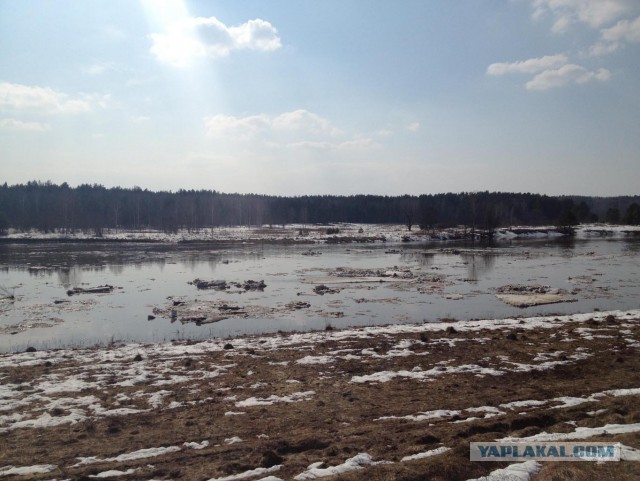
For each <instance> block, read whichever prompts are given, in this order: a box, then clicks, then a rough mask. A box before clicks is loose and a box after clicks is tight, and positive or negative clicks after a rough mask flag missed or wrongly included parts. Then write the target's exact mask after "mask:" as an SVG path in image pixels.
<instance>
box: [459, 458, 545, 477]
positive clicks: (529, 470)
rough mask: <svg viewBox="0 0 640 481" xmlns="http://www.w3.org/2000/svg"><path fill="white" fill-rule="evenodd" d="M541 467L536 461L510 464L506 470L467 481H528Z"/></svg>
mask: <svg viewBox="0 0 640 481" xmlns="http://www.w3.org/2000/svg"><path fill="white" fill-rule="evenodd" d="M541 467H542V465H541V464H540V463H538V462H537V461H525V462H524V463H516V464H510V465H509V466H507V467H506V468H503V469H496V470H495V471H491V473H489V475H487V476H483V477H481V478H477V479H470V480H469V481H529V480H530V479H531V478H533V476H534V475H535V474H537V472H538V471H540V468H541Z"/></svg>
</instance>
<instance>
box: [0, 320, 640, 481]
mask: <svg viewBox="0 0 640 481" xmlns="http://www.w3.org/2000/svg"><path fill="white" fill-rule="evenodd" d="M454 325H455V324H452V325H451V326H452V327H453V326H454ZM585 326H586V324H585ZM576 327H584V326H579V325H576V324H571V325H565V326H560V327H558V328H556V329H553V330H551V329H546V330H543V331H524V330H518V329H511V330H507V331H486V332H482V331H481V332H475V333H469V332H463V331H460V330H456V329H449V330H447V332H441V333H429V335H424V333H423V334H422V335H420V334H403V335H389V334H386V335H378V336H370V337H368V338H350V339H347V340H336V339H334V338H332V337H331V336H330V335H329V334H327V338H326V340H325V341H324V342H320V343H315V344H308V343H307V344H303V345H300V346H292V347H291V348H288V349H284V348H280V349H275V350H269V349H266V348H265V349H238V348H236V349H231V350H229V349H228V350H219V351H212V352H207V353H204V354H198V355H189V356H188V357H187V356H184V357H180V356H178V357H176V358H175V359H173V361H174V362H175V369H176V370H177V371H180V372H182V371H196V370H211V369H212V368H211V366H217V365H218V366H219V365H221V364H231V363H233V364H234V366H233V367H232V368H229V370H228V372H226V373H225V374H223V375H221V376H219V377H216V378H213V379H208V380H197V381H194V382H190V383H186V384H176V385H168V386H165V387H157V386H153V385H152V384H151V383H144V382H143V383H139V384H137V385H134V386H129V387H117V386H115V384H116V383H117V382H118V378H117V371H114V374H113V376H114V377H113V379H112V380H111V381H110V382H109V381H108V382H107V383H106V386H105V385H102V387H100V388H99V389H98V388H96V389H92V388H88V389H86V390H85V391H82V392H78V393H73V394H69V393H64V394H59V395H57V396H59V397H69V396H76V397H79V396H88V395H94V396H96V397H97V398H98V399H99V400H100V402H101V403H102V405H104V406H108V407H110V408H114V407H116V406H119V407H129V408H138V409H149V407H150V406H149V404H148V402H147V398H145V397H144V396H141V395H140V393H143V394H144V393H146V394H149V393H154V392H157V391H159V390H161V389H167V390H170V391H171V392H170V393H169V394H168V395H167V396H166V397H165V398H163V404H162V406H160V407H157V408H153V409H150V410H149V411H148V412H144V413H138V414H129V415H126V416H111V417H106V416H93V417H92V418H91V419H87V420H85V421H82V422H80V423H77V424H72V425H70V424H63V425H60V426H56V427H48V428H31V429H27V428H22V429H14V430H11V431H8V432H6V433H0V467H2V466H9V465H13V466H30V465H34V464H55V465H56V466H58V468H57V469H56V470H55V471H53V472H52V473H48V474H41V475H33V476H32V477H31V479H52V478H57V479H85V478H86V477H87V476H89V475H95V474H97V473H99V472H102V471H106V470H109V469H119V470H126V469H128V468H137V469H138V471H136V472H135V473H133V474H131V475H129V476H126V477H124V478H122V479H128V480H143V479H144V480H147V479H189V480H204V479H209V478H216V477H222V476H229V475H235V474H238V473H242V472H245V471H248V470H252V469H255V468H258V467H264V468H268V467H270V466H273V465H280V464H281V465H282V468H281V470H280V471H278V472H275V473H271V474H273V475H276V476H278V477H280V478H282V479H293V477H294V476H296V475H297V474H300V473H301V472H303V471H304V470H305V469H306V468H307V466H309V465H310V464H312V463H315V462H319V461H322V462H324V463H325V465H326V466H335V465H339V464H341V463H343V462H344V461H345V460H346V459H348V458H350V457H353V456H355V455H356V454H358V453H368V454H370V455H371V456H372V457H373V459H374V460H386V461H391V462H393V464H384V465H377V466H371V467H368V468H365V469H362V470H359V471H353V472H351V473H347V474H343V475H340V476H338V477H336V478H335V479H342V480H359V479H369V480H374V481H385V480H392V479H393V480H405V481H412V480H416V481H417V480H424V479H430V480H466V479H470V478H476V477H479V476H483V475H486V474H487V473H488V472H489V471H491V470H494V469H497V468H499V467H503V466H504V465H505V464H500V463H472V462H470V461H469V443H470V442H471V441H493V440H495V439H496V438H501V437H504V436H528V435H532V434H537V433H540V432H542V431H547V432H569V431H573V429H574V426H571V425H569V424H567V422H568V421H575V423H576V424H577V426H583V427H597V426H603V425H605V424H607V423H620V424H628V423H637V422H640V403H638V398H639V396H624V397H617V398H616V397H603V398H602V399H601V400H599V401H598V402H588V403H584V404H580V405H578V406H574V407H568V408H561V409H553V408H552V405H553V404H548V405H544V406H538V407H528V408H521V409H518V410H508V409H503V411H504V413H505V414H503V415H499V416H496V417H492V418H489V419H477V420H470V421H468V422H459V423H456V422H453V421H463V420H464V419H466V418H468V417H469V416H471V414H470V413H468V412H464V411H463V410H464V409H466V408H470V407H478V406H499V405H500V404H504V403H508V402H512V401H521V400H528V399H537V400H548V399H552V398H556V397H560V396H574V397H579V396H588V395H590V394H593V393H596V392H601V391H605V390H609V389H618V388H634V387H640V360H639V358H638V353H637V349H636V348H633V347H629V345H628V341H626V340H625V339H628V338H629V337H630V336H629V335H625V336H624V337H623V336H620V335H618V334H617V332H618V331H619V329H620V327H619V325H618V324H617V323H616V322H615V320H614V321H611V322H601V323H596V324H593V323H590V324H589V325H588V327H589V328H591V329H595V330H596V333H600V334H603V335H609V336H613V337H608V338H598V337H595V338H593V339H590V340H588V339H585V338H584V337H583V336H581V335H580V334H579V332H578V331H577V330H576ZM625 329H630V328H629V327H626V328H625ZM632 330H633V337H634V338H639V337H640V328H638V327H635V324H634V327H633V328H632ZM407 339H409V340H411V341H412V342H414V344H412V345H411V350H412V353H411V354H410V355H404V356H396V357H384V356H385V355H386V354H389V353H390V352H393V348H394V346H397V345H398V343H399V342H400V341H402V340H405V341H406V340H407ZM232 342H233V341H232ZM363 349H366V350H370V351H369V352H371V351H373V352H375V353H376V354H377V355H378V356H383V357H376V356H373V355H368V356H360V358H359V359H354V358H350V357H348V356H346V354H348V353H350V354H359V353H361V352H362V350H363ZM579 349H584V350H586V351H584V352H588V353H589V354H590V357H588V358H587V359H582V360H573V361H572V360H571V359H569V361H568V363H567V364H564V365H559V366H557V367H555V368H552V369H548V370H542V371H532V372H510V373H506V374H504V375H501V376H492V375H485V376H484V377H478V376H476V375H474V374H473V373H450V374H446V375H441V376H436V377H433V378H431V379H430V380H429V381H426V382H420V381H417V380H414V379H403V378H394V379H393V380H391V381H389V382H384V383H353V382H351V380H352V377H353V376H361V375H366V374H372V373H375V372H381V371H400V370H407V371H411V370H412V369H413V368H415V367H416V366H421V367H422V369H423V370H427V369H430V368H433V367H434V366H437V365H442V366H447V365H465V364H476V365H479V366H482V367H487V368H489V367H496V366H498V365H499V364H500V361H499V360H500V358H499V356H508V358H509V360H510V361H512V362H518V363H523V364H526V363H532V359H533V358H534V357H535V356H537V355H539V354H540V353H547V354H549V355H550V356H551V355H552V353H556V352H557V351H563V352H564V353H565V355H564V356H565V358H566V356H567V355H569V356H570V355H571V354H572V353H576V352H580V351H579ZM345 350H348V351H345ZM333 351H340V354H339V356H343V357H342V358H336V360H335V361H334V362H332V363H329V364H316V365H305V364H298V363H296V361H297V360H299V359H300V358H302V357H304V356H307V355H313V356H323V355H327V354H328V353H332V352H333ZM555 356H556V357H550V359H561V357H562V356H561V355H557V354H556V355H555ZM142 357H143V359H142V360H138V361H135V360H134V358H133V356H132V358H131V360H130V363H131V366H133V367H135V366H136V363H139V364H140V363H146V364H145V365H153V363H154V362H159V360H157V359H154V358H153V355H151V354H143V356H142ZM285 362H286V363H287V364H286V365H283V364H282V363H285ZM438 363H441V364H438ZM104 364H105V365H104V366H101V367H104V369H108V365H109V363H108V362H105V363H104ZM140 365H141V364H140ZM502 366H503V367H504V364H502ZM86 369H88V368H87V367H86V366H83V365H82V362H81V361H78V360H74V359H73V358H69V359H67V360H66V361H65V362H63V363H58V364H55V363H54V364H52V365H46V364H45V362H43V363H41V364H40V365H37V366H30V367H11V368H2V369H0V379H1V380H2V383H3V384H21V385H22V386H23V388H22V389H27V391H28V389H29V387H28V386H32V387H33V386H36V385H37V384H38V382H39V380H41V379H43V378H44V377H46V376H52V375H58V376H60V377H59V378H58V379H60V380H61V379H64V376H69V375H71V374H78V373H82V372H85V371H86ZM101 372H102V371H101ZM92 375H93V376H94V378H95V379H98V378H99V375H98V374H97V373H96V374H92ZM87 379H90V377H87ZM291 380H295V381H298V382H297V383H292V382H288V381H291ZM304 391H314V392H315V394H314V395H313V396H310V397H309V399H308V400H305V401H301V402H295V403H277V404H273V405H266V406H250V407H237V406H235V405H234V401H231V400H229V397H230V396H235V397H236V400H243V399H247V398H249V397H258V398H266V397H268V396H271V395H278V396H285V395H289V394H291V393H294V392H304ZM119 395H120V396H121V397H120V398H121V399H124V398H123V397H122V395H125V396H126V397H127V399H128V400H126V401H122V402H119V404H118V401H117V399H118V396H119ZM170 402H176V403H184V405H182V406H181V407H176V408H173V409H168V405H169V403H170ZM36 404H37V403H36ZM45 405H46V403H44V402H43V403H42V406H43V407H45ZM442 409H447V410H459V411H461V414H459V415H457V416H456V415H454V416H450V417H445V418H434V419H432V420H423V421H411V420H406V419H391V420H385V421H382V420H378V418H380V417H383V416H399V417H400V416H407V415H411V414H416V413H421V412H426V411H432V410H442ZM603 409H604V410H606V411H604V412H602V413H601V414H598V415H596V416H593V415H588V414H587V413H588V412H590V411H594V410H603ZM229 411H242V412H244V413H245V414H242V415H233V416H231V415H225V413H226V412H229ZM15 412H18V413H19V412H20V409H16V411H15ZM12 413H13V411H9V412H3V413H2V414H7V415H8V414H12ZM49 414H50V415H52V416H64V415H66V414H68V411H67V410H66V409H65V408H57V410H49ZM480 416H481V415H480ZM233 436H238V437H240V438H241V439H242V442H239V443H236V444H226V443H225V439H229V438H232V437H233ZM203 440H208V441H209V442H210V445H209V446H208V447H206V448H205V449H202V450H193V449H186V448H184V449H182V450H181V451H179V452H175V453H169V454H165V455H163V456H158V457H157V458H147V459H142V460H134V461H125V462H121V463H114V462H104V463H96V464H90V465H87V466H80V467H73V465H74V464H76V463H77V461H78V459H77V458H78V457H79V456H85V457H86V456H98V457H100V458H108V457H115V456H118V455H120V454H124V453H131V452H133V451H136V450H139V449H145V448H150V447H159V446H181V445H182V443H184V442H201V441H203ZM611 440H620V441H622V442H624V443H625V444H627V445H629V446H634V447H640V436H639V435H636V434H627V435H624V436H618V437H615V438H607V441H611ZM439 446H447V447H449V448H451V451H449V452H447V453H445V454H441V455H438V456H434V457H431V458H425V459H420V460H415V461H409V462H400V460H401V459H402V458H403V457H404V456H409V455H413V454H416V453H420V452H425V451H428V450H432V449H435V448H437V447H439ZM265 476H266V474H265ZM260 477H261V476H255V477H253V478H250V479H259V478H260ZM8 479H9V478H8ZM21 479H23V478H21ZM583 479H584V480H587V479H589V480H591V479H599V480H602V481H605V480H607V479H616V480H635V479H640V463H634V462H620V463H608V464H604V465H596V464H592V463H547V464H545V465H544V467H543V469H542V471H541V472H540V473H539V475H538V476H537V477H536V480H540V481H551V480H553V481H560V480H583Z"/></svg>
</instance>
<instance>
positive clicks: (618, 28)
mask: <svg viewBox="0 0 640 481" xmlns="http://www.w3.org/2000/svg"><path fill="white" fill-rule="evenodd" d="M602 39H603V40H606V41H607V42H617V41H622V40H624V41H627V42H631V43H638V42H640V17H638V18H636V19H635V20H620V21H619V22H618V23H616V24H615V25H614V26H613V27H611V28H605V29H604V30H602Z"/></svg>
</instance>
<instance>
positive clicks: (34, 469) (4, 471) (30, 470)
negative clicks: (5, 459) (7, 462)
mask: <svg viewBox="0 0 640 481" xmlns="http://www.w3.org/2000/svg"><path fill="white" fill-rule="evenodd" d="M57 467H58V466H56V465H54V464H35V465H33V466H22V467H15V466H5V467H4V468H0V476H13V475H18V476H24V475H27V474H42V473H49V472H51V471H53V470H54V469H56V468H57Z"/></svg>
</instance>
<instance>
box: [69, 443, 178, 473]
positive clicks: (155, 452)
mask: <svg viewBox="0 0 640 481" xmlns="http://www.w3.org/2000/svg"><path fill="white" fill-rule="evenodd" d="M180 450H181V448H180V447H179V446H168V447H159V448H147V449H139V450H138V451H133V452H132V453H125V454H120V455H119V456H115V457H113V458H102V459H101V458H98V457H97V456H89V457H78V459H79V460H80V461H79V462H78V463H76V464H74V465H73V466H72V467H73V468H77V467H79V466H85V465H87V464H95V463H122V462H124V461H135V460H137V459H144V458H153V457H156V456H162V455H163V454H168V453H175V452H176V451H180Z"/></svg>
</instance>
